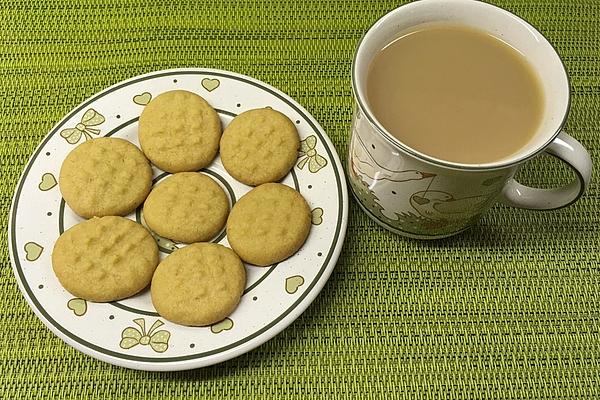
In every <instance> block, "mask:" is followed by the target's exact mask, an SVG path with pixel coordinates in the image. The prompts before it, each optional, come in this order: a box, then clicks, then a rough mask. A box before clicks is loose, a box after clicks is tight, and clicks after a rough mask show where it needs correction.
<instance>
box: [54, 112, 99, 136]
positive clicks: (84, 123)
mask: <svg viewBox="0 0 600 400" xmlns="http://www.w3.org/2000/svg"><path fill="white" fill-rule="evenodd" d="M103 122H104V117H103V116H102V115H101V114H100V113H99V112H98V111H96V110H94V109H93V108H90V109H89V110H87V111H86V112H85V114H83V117H81V122H80V123H78V124H77V125H75V128H68V129H63V130H62V131H60V136H62V137H64V138H65V140H66V141H67V142H68V143H69V144H75V143H77V142H79V139H81V136H82V135H83V136H84V137H85V140H88V139H91V138H92V134H94V135H97V134H99V133H100V129H94V128H90V126H96V125H100V124H101V123H103Z"/></svg>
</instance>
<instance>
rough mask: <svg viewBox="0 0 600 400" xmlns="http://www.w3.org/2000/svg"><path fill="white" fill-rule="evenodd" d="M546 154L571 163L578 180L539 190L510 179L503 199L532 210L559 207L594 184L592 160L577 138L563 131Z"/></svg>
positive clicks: (571, 201)
mask: <svg viewBox="0 0 600 400" xmlns="http://www.w3.org/2000/svg"><path fill="white" fill-rule="evenodd" d="M545 151H546V153H548V154H551V155H553V156H554V157H556V158H558V159H559V160H561V161H563V162H565V163H567V165H569V166H570V167H571V168H572V169H573V171H575V174H576V175H577V179H575V180H573V181H572V182H571V183H569V184H568V185H566V186H563V187H560V188H556V189H538V188H532V187H529V186H525V185H522V184H520V183H519V182H517V181H516V180H514V179H512V178H511V179H510V180H509V181H508V182H507V184H506V185H505V186H504V189H502V194H501V198H500V201H501V202H503V203H504V204H507V205H509V206H512V207H517V208H529V209H532V210H555V209H557V208H562V207H566V206H568V205H570V204H572V203H574V202H575V201H577V199H579V198H580V197H581V195H582V194H583V193H584V192H585V191H586V189H587V188H588V186H589V184H590V178H591V175H592V159H591V157H590V154H589V153H588V152H587V150H586V149H585V148H584V147H583V146H582V145H581V143H579V142H578V141H577V140H575V139H573V138H572V137H571V136H569V135H568V134H567V133H566V132H565V131H561V132H560V133H559V134H558V136H557V137H556V138H555V139H554V140H553V141H552V143H551V144H550V145H549V146H548V147H547V148H546V150H545Z"/></svg>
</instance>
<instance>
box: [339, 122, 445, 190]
mask: <svg viewBox="0 0 600 400" xmlns="http://www.w3.org/2000/svg"><path fill="white" fill-rule="evenodd" d="M353 138H356V143H355V145H354V146H353V154H352V157H350V160H351V167H352V169H353V170H354V173H355V174H356V175H363V176H366V177H368V178H369V179H372V180H373V181H384V180H386V181H390V182H408V181H417V180H421V179H427V178H434V177H435V174H432V173H429V172H423V171H417V170H414V169H407V170H400V171H394V170H390V169H388V168H385V167H384V166H382V165H381V164H379V163H378V162H377V161H376V160H375V157H373V155H372V154H371V153H370V152H369V150H368V148H367V146H366V145H365V143H364V142H363V141H362V139H361V137H360V136H359V135H358V134H357V133H356V132H354V137H353Z"/></svg>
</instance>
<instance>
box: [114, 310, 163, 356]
mask: <svg viewBox="0 0 600 400" xmlns="http://www.w3.org/2000/svg"><path fill="white" fill-rule="evenodd" d="M133 322H135V323H136V324H137V325H138V326H139V327H140V328H142V329H141V331H140V330H139V329H137V328H134V327H131V326H130V327H128V328H125V329H124V330H123V332H122V333H121V343H119V346H121V348H123V349H130V348H132V347H134V346H137V345H138V344H141V345H142V346H147V345H150V347H152V350H154V351H156V352H157V353H164V352H165V351H167V348H168V347H169V338H170V337H171V334H170V333H169V332H167V331H158V332H154V331H155V330H156V329H157V328H159V327H161V326H162V325H164V323H163V322H162V321H161V320H159V319H157V320H156V322H155V323H154V324H152V326H151V327H150V330H149V331H148V333H146V321H144V319H143V318H138V319H134V320H133Z"/></svg>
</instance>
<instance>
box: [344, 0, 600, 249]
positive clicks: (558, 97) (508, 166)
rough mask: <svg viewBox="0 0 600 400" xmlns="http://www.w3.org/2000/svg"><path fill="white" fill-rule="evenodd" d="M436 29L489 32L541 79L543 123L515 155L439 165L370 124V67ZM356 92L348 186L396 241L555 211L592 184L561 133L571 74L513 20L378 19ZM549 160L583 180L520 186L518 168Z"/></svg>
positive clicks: (417, 8)
mask: <svg viewBox="0 0 600 400" xmlns="http://www.w3.org/2000/svg"><path fill="white" fill-rule="evenodd" d="M435 22H442V23H453V24H460V25H466V26H470V27H473V28H477V29H479V30H483V31H486V32H489V33H490V34H492V35H493V36H495V37H497V38H500V39H502V40H503V41H505V42H506V43H508V44H509V45H511V46H513V47H514V48H516V49H517V50H519V51H520V52H521V53H523V54H524V55H525V56H526V58H527V59H528V60H529V62H530V64H531V65H532V66H533V68H534V69H535V70H536V71H537V73H538V75H539V77H540V80H541V84H542V87H543V91H544V98H545V114H544V119H543V121H542V123H541V126H540V128H539V129H538V131H537V132H536V134H535V135H534V137H533V139H532V140H531V141H530V142H529V144H528V145H526V146H525V147H523V148H522V149H521V150H520V151H518V152H517V153H516V154H513V155H511V156H509V157H506V158H504V159H502V160H500V161H497V162H490V163H483V164H461V163H456V162H448V161H444V160H440V159H437V158H435V157H432V156H429V155H427V154H424V153H421V152H419V151H417V150H415V149H412V148H410V147H409V146H407V145H406V144H404V143H402V142H401V141H399V140H398V139H396V138H395V137H394V136H392V135H391V134H390V133H389V132H387V131H386V129H385V128H384V127H383V126H382V125H381V124H380V123H379V121H377V119H376V118H375V117H374V116H373V112H372V110H371V109H370V107H369V103H368V100H367V97H366V93H367V91H366V81H367V72H368V68H369V64H370V62H371V60H372V59H373V58H374V56H375V55H376V54H377V53H378V52H379V51H380V50H381V49H382V48H383V47H384V46H385V45H387V44H388V43H390V42H391V41H392V40H394V39H395V38H397V37H398V35H399V34H400V33H401V32H404V31H407V30H410V29H411V28H414V27H416V26H418V25H420V24H423V23H435ZM352 85H353V90H354V96H355V101H356V105H355V109H354V115H353V120H352V133H351V140H350V147H349V157H348V175H349V178H350V179H349V180H350V186H351V188H352V191H353V193H354V196H355V197H356V198H357V199H358V203H359V204H360V206H361V207H362V209H363V210H364V211H365V212H366V213H367V214H368V215H369V216H370V217H371V218H372V219H374V220H375V221H376V222H377V223H379V224H380V225H382V226H383V227H385V228H387V229H389V230H391V231H393V232H396V233H398V234H401V235H404V236H409V237H413V238H421V239H435V238H442V237H447V236H450V235H454V234H456V233H459V232H461V231H463V230H465V229H467V228H469V227H470V226H471V225H473V224H474V223H475V222H476V221H477V219H478V218H479V217H480V216H481V215H482V213H484V212H485V211H486V210H488V209H489V208H490V207H491V206H492V205H493V204H494V203H495V202H496V201H498V200H499V201H502V202H504V203H506V204H508V205H511V206H514V207H519V208H529V209H536V210H552V209H557V208H561V207H565V206H567V205H569V204H571V203H573V202H574V201H576V200H577V199H578V198H579V197H580V196H581V195H582V194H583V192H584V191H585V190H586V188H587V186H588V184H589V181H590V175H591V169H592V161H591V159H590V156H589V154H588V152H587V151H586V150H585V148H584V147H583V146H582V145H581V144H580V143H579V142H578V141H576V140H575V139H573V138H572V137H571V136H569V135H568V134H566V133H565V132H564V131H563V130H562V127H563V125H564V124H565V122H566V119H567V114H568V111H569V103H570V102H569V97H570V93H569V80H568V77H567V73H566V71H565V68H564V65H563V63H562V61H561V59H560V57H559V56H558V54H557V53H556V51H555V50H554V48H553V47H552V45H551V44H550V43H549V42H548V41H547V40H546V39H545V38H544V36H542V34H540V33H539V32H538V31H537V30H536V29H535V28H533V27H532V26H531V25H530V24H528V23H527V22H525V21H524V20H522V19H521V18H519V17H517V16H516V15H513V14H511V13H510V12H508V11H506V10H503V9H501V8H498V7H496V6H493V5H489V4H486V3H483V2H479V1H474V0H420V1H416V2H414V3H409V4H407V5H404V6H401V7H399V8H397V9H395V10H393V11H392V12H390V13H389V14H387V15H385V16H384V17H382V18H381V19H379V20H378V21H377V22H376V23H375V24H374V25H373V26H372V27H371V28H370V29H369V30H368V32H367V33H366V34H365V35H364V36H363V38H362V39H361V41H360V43H359V45H358V48H357V50H356V54H355V56H354V61H353V65H352ZM440 134H443V133H442V132H440ZM542 152H546V153H548V154H551V155H553V156H555V157H557V158H559V159H560V160H562V161H564V162H565V163H567V165H569V166H570V167H571V168H572V169H573V170H574V171H575V173H576V175H577V178H576V179H575V180H574V181H573V182H571V183H570V184H568V185H567V186H564V187H561V188H555V189H537V188H531V187H527V186H524V185H522V184H520V183H518V182H517V181H515V180H514V179H513V176H514V175H515V173H516V172H517V170H518V169H519V167H520V166H521V165H523V163H525V162H526V161H527V160H529V159H531V158H533V157H535V156H537V155H539V154H540V153H542Z"/></svg>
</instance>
